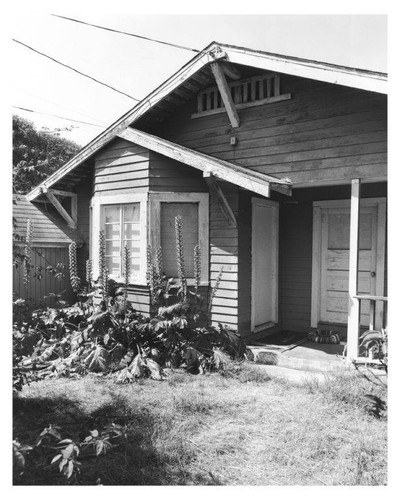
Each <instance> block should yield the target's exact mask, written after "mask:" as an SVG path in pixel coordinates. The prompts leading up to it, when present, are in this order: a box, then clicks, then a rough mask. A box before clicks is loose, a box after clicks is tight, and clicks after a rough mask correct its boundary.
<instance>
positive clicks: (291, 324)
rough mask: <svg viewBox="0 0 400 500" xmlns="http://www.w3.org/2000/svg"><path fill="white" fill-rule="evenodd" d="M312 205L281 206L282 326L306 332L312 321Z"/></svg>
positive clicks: (280, 302) (280, 308)
mask: <svg viewBox="0 0 400 500" xmlns="http://www.w3.org/2000/svg"><path fill="white" fill-rule="evenodd" d="M312 214H313V212H312V202H311V201H306V202H299V203H293V204H292V203H290V204H281V207H280V228H279V231H280V241H279V245H280V252H279V259H280V262H279V319H280V321H279V323H280V326H281V328H282V329H284V330H292V331H306V330H307V329H309V328H310V319H311V269H312Z"/></svg>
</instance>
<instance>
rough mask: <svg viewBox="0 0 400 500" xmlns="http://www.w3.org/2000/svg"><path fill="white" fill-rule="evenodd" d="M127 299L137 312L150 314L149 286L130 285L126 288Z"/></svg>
mask: <svg viewBox="0 0 400 500" xmlns="http://www.w3.org/2000/svg"><path fill="white" fill-rule="evenodd" d="M128 300H129V301H130V302H131V304H132V307H133V308H134V309H135V310H136V311H137V312H140V313H142V314H144V315H146V316H148V315H149V314H150V292H149V287H147V286H135V285H130V286H129V288H128Z"/></svg>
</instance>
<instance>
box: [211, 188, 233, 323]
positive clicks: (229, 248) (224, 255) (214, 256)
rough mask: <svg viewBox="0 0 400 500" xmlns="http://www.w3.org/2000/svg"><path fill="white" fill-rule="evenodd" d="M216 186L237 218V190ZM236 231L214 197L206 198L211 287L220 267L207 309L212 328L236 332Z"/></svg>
mask: <svg viewBox="0 0 400 500" xmlns="http://www.w3.org/2000/svg"><path fill="white" fill-rule="evenodd" d="M220 186H221V188H222V191H223V193H224V194H225V196H226V199H227V200H228V203H229V204H230V206H231V209H232V211H233V213H234V214H235V216H237V215H238V207H239V190H238V188H237V187H236V186H234V185H232V184H229V183H224V182H221V183H220ZM238 241H239V235H238V228H237V227H230V226H229V225H228V222H227V220H226V218H225V216H224V214H223V213H222V211H221V209H220V207H219V204H218V200H217V198H216V196H215V195H214V194H211V195H210V284H211V286H214V285H215V280H216V278H217V276H218V273H219V271H220V269H221V267H223V274H222V279H221V282H220V286H219V289H218V291H217V292H216V294H215V297H214V300H213V303H212V307H211V322H212V324H213V325H214V326H216V325H217V324H218V323H223V324H226V325H228V326H229V327H231V328H233V329H235V330H237V329H238V326H239V324H238V321H239V293H238V290H239V256H238Z"/></svg>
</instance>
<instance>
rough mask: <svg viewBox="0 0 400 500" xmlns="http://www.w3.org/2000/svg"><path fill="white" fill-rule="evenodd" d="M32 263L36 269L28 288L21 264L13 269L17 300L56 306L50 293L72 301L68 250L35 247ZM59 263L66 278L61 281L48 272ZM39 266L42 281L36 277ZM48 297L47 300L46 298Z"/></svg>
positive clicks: (14, 290)
mask: <svg viewBox="0 0 400 500" xmlns="http://www.w3.org/2000/svg"><path fill="white" fill-rule="evenodd" d="M31 262H32V265H33V266H34V268H33V269H32V272H31V279H30V282H29V285H28V286H25V284H24V281H23V276H24V271H23V266H22V265H21V264H20V265H18V267H17V268H15V267H14V268H13V295H14V300H15V299H16V298H23V299H28V300H29V301H30V302H31V303H32V304H38V305H39V304H43V305H47V306H55V299H54V297H50V296H49V293H50V292H51V293H55V294H60V293H61V292H64V293H63V294H62V299H63V300H67V301H70V300H72V298H73V292H72V289H71V285H70V282H69V277H68V248H66V247H64V248H49V247H45V248H40V247H33V248H32V250H31ZM58 263H61V264H64V265H65V269H64V271H63V273H64V276H63V277H62V278H61V279H57V278H55V277H54V276H53V275H52V274H50V273H49V272H48V271H46V268H47V266H53V267H55V266H56V265H57V264H58ZM38 266H41V267H42V269H43V270H42V279H40V280H39V279H38V278H37V277H34V273H35V272H36V269H37V267H38ZM45 297H47V298H45Z"/></svg>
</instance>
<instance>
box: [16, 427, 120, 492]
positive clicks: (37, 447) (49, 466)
mask: <svg viewBox="0 0 400 500" xmlns="http://www.w3.org/2000/svg"><path fill="white" fill-rule="evenodd" d="M62 433H63V431H62V429H61V428H60V427H58V426H54V425H51V424H50V425H49V426H48V427H46V428H45V429H43V431H42V432H41V433H40V435H39V436H38V438H37V440H36V442H35V444H33V445H26V444H24V445H22V444H21V443H20V442H19V441H18V440H17V439H16V440H14V441H13V465H14V478H17V477H18V476H20V475H22V474H23V473H24V471H25V469H26V468H27V467H28V466H29V465H31V464H30V462H33V463H34V464H35V465H36V467H38V468H39V469H42V470H43V471H46V470H49V471H51V470H54V469H58V472H59V473H61V474H62V475H63V476H65V478H66V479H67V482H68V484H79V476H80V474H81V468H80V466H81V465H82V463H81V462H80V461H78V457H80V460H87V459H91V458H92V457H98V456H99V455H106V453H108V452H110V451H111V450H112V449H113V448H115V447H116V446H119V445H121V444H122V443H123V442H124V441H126V438H127V434H126V430H125V428H124V427H123V426H120V425H117V424H115V423H111V424H109V425H107V426H105V427H104V428H103V429H101V430H100V431H99V430H97V429H93V430H90V431H89V435H88V436H86V437H85V438H84V439H83V440H82V441H81V440H79V439H77V440H73V439H71V438H70V437H64V438H63V437H62ZM54 450H56V452H57V453H56V455H54Z"/></svg>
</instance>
